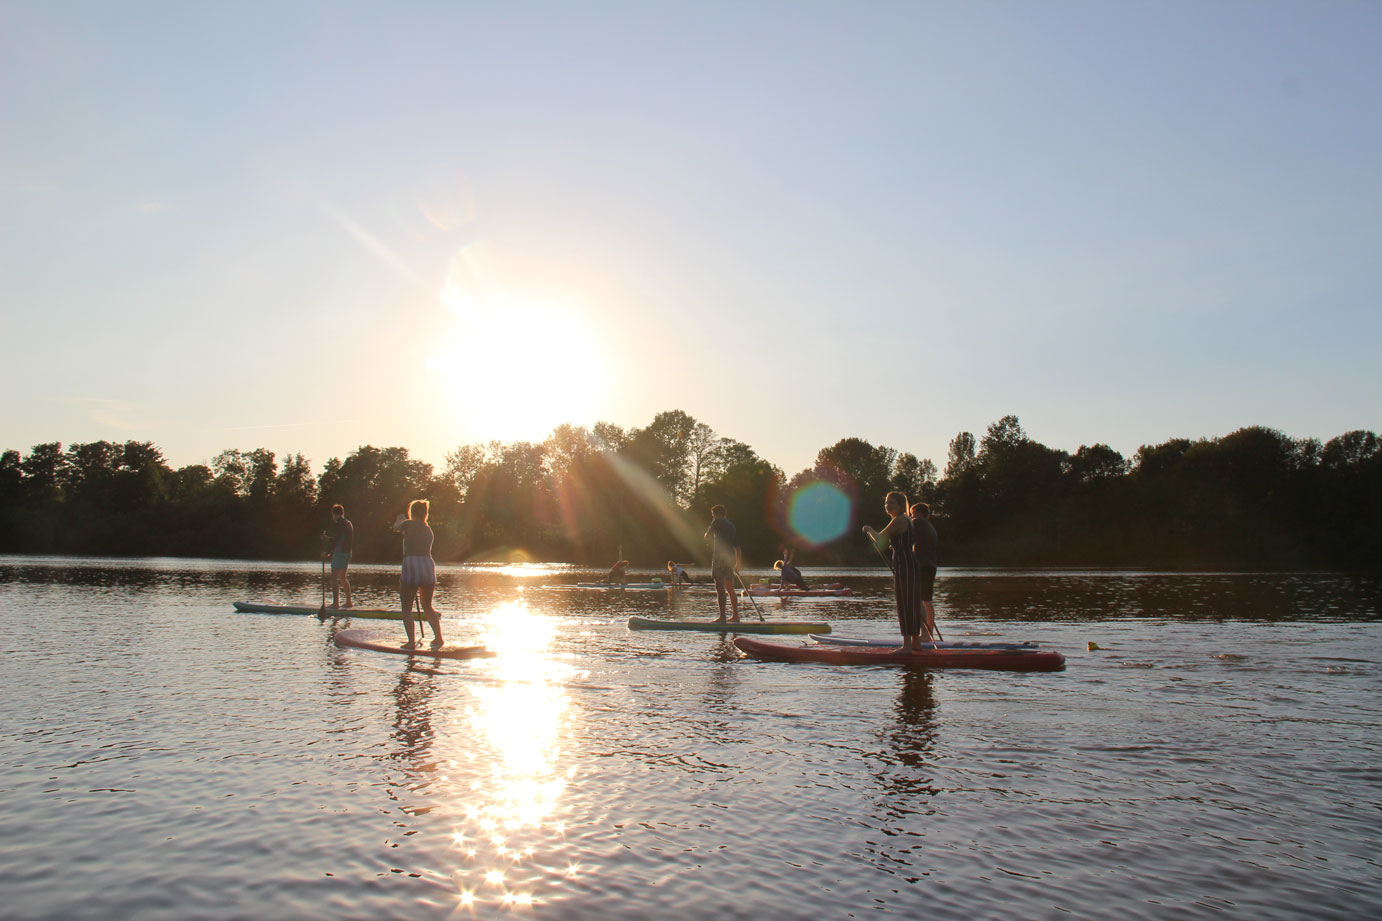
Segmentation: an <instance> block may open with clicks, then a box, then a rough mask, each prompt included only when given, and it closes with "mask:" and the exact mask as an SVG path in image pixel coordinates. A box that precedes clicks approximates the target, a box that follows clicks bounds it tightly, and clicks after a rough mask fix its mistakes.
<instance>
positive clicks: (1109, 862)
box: [0, 557, 1382, 921]
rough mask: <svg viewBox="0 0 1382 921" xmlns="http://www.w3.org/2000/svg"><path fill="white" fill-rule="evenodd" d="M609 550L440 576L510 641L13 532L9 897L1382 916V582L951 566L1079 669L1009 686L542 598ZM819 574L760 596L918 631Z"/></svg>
mask: <svg viewBox="0 0 1382 921" xmlns="http://www.w3.org/2000/svg"><path fill="white" fill-rule="evenodd" d="M352 572H353V575H354V582H355V584H356V586H357V588H358V590H359V594H360V595H361V596H362V598H361V600H362V601H364V602H366V603H374V604H381V605H382V604H388V605H390V606H391V605H392V597H391V595H390V591H391V589H392V588H393V586H394V584H395V581H396V572H395V570H394V569H393V568H391V567H382V566H380V567H368V566H366V567H355V568H354V569H353V570H352ZM592 575H593V574H592V573H590V572H580V571H577V570H575V569H572V568H569V567H561V566H554V567H547V568H542V567H526V568H503V567H495V566H488V567H483V566H457V567H441V586H440V590H439V594H438V599H439V606H440V607H442V608H443V609H444V610H446V611H447V612H449V617H448V620H447V624H446V629H447V631H448V634H449V636H448V638H451V639H456V640H462V641H464V640H474V641H483V642H485V643H487V644H489V645H490V646H491V648H493V649H494V650H495V651H496V652H497V653H498V656H497V657H496V658H493V659H489V660H484V661H473V662H445V663H442V664H440V665H436V664H431V663H424V662H421V661H418V662H413V663H410V662H409V661H408V660H407V659H405V658H403V657H394V656H390V655H387V654H381V653H371V652H365V651H359V650H345V649H339V648H337V647H336V646H335V645H334V644H333V642H332V633H333V631H334V630H337V629H341V628H343V627H346V626H357V627H358V626H363V627H368V628H370V629H375V630H380V631H385V632H388V633H390V634H396V635H399V636H401V634H402V627H401V625H400V624H398V623H396V622H389V621H356V622H354V623H351V622H349V621H346V620H341V621H331V620H328V621H326V622H324V623H323V622H321V621H319V620H318V619H317V618H315V617H309V616H296V617H294V616H272V615H253V614H236V613H234V612H233V611H232V609H231V602H232V601H235V600H251V599H254V600H263V599H267V598H276V599H278V600H280V601H291V602H298V603H316V602H317V601H319V600H320V592H321V581H320V579H321V572H320V570H319V568H318V567H317V565H316V564H300V565H287V564H272V563H254V564H245V563H238V562H237V563H228V562H215V561H200V560H192V561H189V560H71V559H36V558H18V557H4V558H0V625H2V626H3V631H4V632H3V636H4V646H5V649H4V670H3V680H2V681H0V690H3V693H4V697H5V701H6V705H5V707H4V708H3V711H0V712H3V716H2V717H0V729H3V732H0V796H3V802H4V809H3V812H2V813H0V855H2V856H3V859H0V916H3V917H5V918H10V919H36V918H53V919H57V918H68V919H87V918H90V919H110V918H140V919H170V921H171V919H195V918H213V919H230V918H251V917H263V918H285V919H286V918H331V919H337V918H360V919H382V918H409V919H443V918H470V917H482V918H488V917H533V918H553V919H556V918H561V919H566V918H593V919H600V921H617V919H643V918H649V917H665V918H707V919H710V918H714V919H730V918H803V919H804V918H813V919H819V918H853V917H873V916H883V917H896V918H909V919H910V918H936V919H970V918H998V917H1002V918H1014V919H1022V918H1069V917H1077V918H1093V917H1098V918H1107V917H1115V916H1116V917H1119V918H1124V919H1134V918H1147V919H1163V918H1251V919H1275V918H1340V919H1343V918H1348V919H1354V918H1362V917H1376V916H1377V914H1376V912H1377V909H1378V905H1379V904H1382V867H1380V866H1379V862H1380V861H1382V831H1379V828H1382V665H1379V659H1382V587H1380V586H1379V584H1378V582H1377V581H1376V580H1360V579H1350V578H1347V577H1341V576H1333V575H1320V574H1287V575H1262V574H1250V573H1242V574H1239V573H1228V574H1225V573H1189V574H1184V573H1182V574H1176V573H1144V572H1110V571H1045V570H1041V571H1026V570H1023V571H1018V570H958V569H942V570H941V574H940V579H939V582H938V587H937V609H938V613H939V618H940V622H941V625H942V628H943V629H944V630H945V632H946V636H947V638H950V639H976V638H983V637H1001V638H1004V639H1032V640H1038V641H1040V642H1042V643H1044V644H1046V645H1049V646H1051V647H1053V648H1055V649H1057V650H1059V651H1060V652H1062V653H1064V654H1065V656H1066V658H1067V660H1068V668H1067V670H1066V671H1065V672H1063V673H1055V674H1004V673H995V672H964V671H948V672H935V673H926V672H907V671H902V670H897V669H885V668H855V669H834V668H830V667H828V666H813V665H789V664H766V663H760V662H754V661H750V660H743V659H740V658H739V657H738V656H737V653H736V651H735V650H734V648H733V647H732V646H731V645H730V644H729V642H728V640H727V639H725V638H722V637H718V636H713V635H705V634H697V633H630V632H629V631H628V630H627V628H626V626H625V620H626V618H627V617H628V616H629V615H630V614H635V613H637V614H642V615H651V616H660V615H662V614H665V613H666V612H668V611H669V609H670V610H671V611H672V613H673V614H674V615H685V616H692V615H698V614H699V615H703V614H705V613H706V612H708V611H710V610H711V608H712V606H713V600H712V599H713V596H711V595H707V594H705V593H701V592H692V593H690V594H688V595H687V596H686V597H684V598H683V599H681V600H678V601H676V602H670V601H669V600H667V599H666V598H663V597H661V596H660V595H648V594H632V593H631V594H629V596H628V597H620V596H617V595H606V594H603V593H594V592H584V591H580V590H575V589H571V588H562V587H548V586H551V585H552V584H554V583H562V582H575V581H577V579H578V578H589V577H591V576H592ZM642 575H644V576H646V575H650V574H647V573H645V574H642ZM807 575H808V577H809V576H813V575H814V576H818V577H819V576H831V577H838V578H839V579H841V580H842V581H845V582H847V583H849V584H850V585H852V586H854V587H855V589H856V591H857V592H859V597H856V598H853V599H809V600H800V601H793V602H791V603H789V605H788V606H787V608H786V612H785V613H784V610H783V607H782V606H781V605H780V603H779V602H776V601H768V602H767V603H764V602H763V601H760V602H759V604H760V605H761V606H762V607H763V613H764V614H765V615H766V616H767V617H769V618H772V617H783V616H790V617H795V618H801V619H812V620H816V619H824V620H829V621H830V622H832V623H833V624H834V626H835V631H836V632H837V633H840V634H847V635H857V636H874V637H881V636H888V635H890V634H891V633H892V632H893V631H894V629H895V628H894V625H893V620H892V615H891V599H890V596H889V594H888V592H889V583H888V582H887V581H886V580H885V579H884V578H883V577H882V575H881V573H880V571H878V570H838V571H834V572H831V573H808V574H807ZM750 616H751V613H750ZM782 641H783V642H797V640H795V639H792V638H787V637H784V638H782ZM1090 642H1094V643H1097V644H1098V646H1099V647H1100V648H1099V649H1097V650H1095V651H1089V649H1088V644H1089V643H1090Z"/></svg>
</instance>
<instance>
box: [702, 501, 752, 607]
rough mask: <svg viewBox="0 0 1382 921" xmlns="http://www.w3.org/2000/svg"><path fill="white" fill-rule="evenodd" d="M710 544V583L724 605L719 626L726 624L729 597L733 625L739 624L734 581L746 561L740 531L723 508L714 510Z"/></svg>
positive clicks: (711, 516) (737, 598)
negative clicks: (742, 563)
mask: <svg viewBox="0 0 1382 921" xmlns="http://www.w3.org/2000/svg"><path fill="white" fill-rule="evenodd" d="M705 540H706V543H708V544H710V579H711V581H712V582H714V583H715V599H716V601H718V602H719V603H720V616H719V617H717V618H715V622H716V623H723V622H724V620H725V597H726V596H728V597H729V604H730V608H731V610H732V611H733V616H732V617H730V619H729V622H730V623H732V624H737V623H739V595H738V593H737V592H735V590H734V578H735V576H736V575H737V574H738V572H739V564H740V563H741V562H742V561H743V557H742V554H741V552H740V549H739V531H738V529H737V528H735V527H734V524H733V522H731V521H730V520H729V512H728V511H727V510H726V509H725V507H724V506H723V505H715V506H712V507H711V509H710V527H708V528H706V529H705Z"/></svg>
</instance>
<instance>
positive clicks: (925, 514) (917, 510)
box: [912, 502, 931, 518]
mask: <svg viewBox="0 0 1382 921" xmlns="http://www.w3.org/2000/svg"><path fill="white" fill-rule="evenodd" d="M912 517H913V518H930V517H931V506H929V505H927V504H926V503H925V502H917V503H915V504H913V505H912Z"/></svg>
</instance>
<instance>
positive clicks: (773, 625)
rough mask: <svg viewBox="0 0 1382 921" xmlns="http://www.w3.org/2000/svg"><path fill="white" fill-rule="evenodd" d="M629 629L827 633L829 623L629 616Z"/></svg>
mask: <svg viewBox="0 0 1382 921" xmlns="http://www.w3.org/2000/svg"><path fill="white" fill-rule="evenodd" d="M629 629H630V630H702V631H705V632H707V633H829V632H830V625H829V624H827V623H824V622H821V621H814V622H812V621H792V620H769V621H757V622H754V621H747V620H742V621H740V622H739V623H737V624H732V623H729V622H728V621H713V620H655V619H654V618H651V617H630V618H629Z"/></svg>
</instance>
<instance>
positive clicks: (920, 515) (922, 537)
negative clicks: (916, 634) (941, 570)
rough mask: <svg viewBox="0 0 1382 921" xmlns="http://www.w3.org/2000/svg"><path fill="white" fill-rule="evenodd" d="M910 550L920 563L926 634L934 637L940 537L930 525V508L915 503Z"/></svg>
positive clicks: (923, 503)
mask: <svg viewBox="0 0 1382 921" xmlns="http://www.w3.org/2000/svg"><path fill="white" fill-rule="evenodd" d="M911 514H912V549H913V550H915V551H916V553H917V561H918V562H919V563H921V602H922V605H923V613H924V614H925V615H926V632H927V633H928V634H929V635H930V636H935V635H936V605H935V603H934V600H933V599H934V597H935V594H936V564H937V563H938V562H939V560H940V542H941V539H940V535H939V534H937V533H936V527H935V525H933V524H931V506H929V505H927V504H926V503H925V502H917V503H915V504H914V505H913V506H912V512H911Z"/></svg>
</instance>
